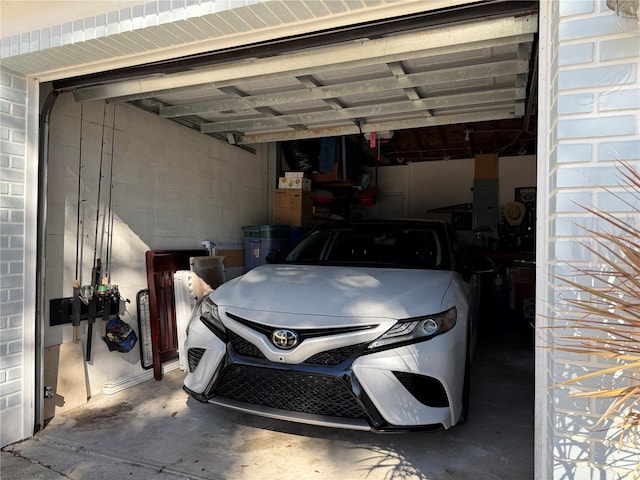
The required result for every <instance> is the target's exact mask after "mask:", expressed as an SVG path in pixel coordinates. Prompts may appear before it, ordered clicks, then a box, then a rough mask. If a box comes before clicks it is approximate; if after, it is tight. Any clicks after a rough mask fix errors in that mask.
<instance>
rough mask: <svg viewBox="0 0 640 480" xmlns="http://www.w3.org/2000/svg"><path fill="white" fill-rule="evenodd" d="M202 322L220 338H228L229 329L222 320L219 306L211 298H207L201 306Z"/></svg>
mask: <svg viewBox="0 0 640 480" xmlns="http://www.w3.org/2000/svg"><path fill="white" fill-rule="evenodd" d="M200 321H201V322H202V323H204V324H205V326H206V327H207V328H208V329H209V330H211V331H212V332H213V333H215V334H216V335H217V336H218V337H220V338H224V337H225V336H226V334H227V329H226V328H225V326H224V324H223V323H222V320H220V315H219V313H218V306H217V305H216V304H215V303H213V302H212V301H211V300H210V299H209V297H206V298H205V299H204V301H203V302H202V303H201V304H200Z"/></svg>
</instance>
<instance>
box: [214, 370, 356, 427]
mask: <svg viewBox="0 0 640 480" xmlns="http://www.w3.org/2000/svg"><path fill="white" fill-rule="evenodd" d="M213 393H214V394H215V395H218V396H220V397H224V398H228V399H231V400H237V401H240V402H244V403H248V404H251V405H261V406H265V407H271V408H278V409H282V410H289V411H294V412H300V413H308V414H315V415H325V416H332V417H342V418H360V419H366V418H367V417H366V414H365V413H364V411H363V410H362V408H361V407H360V404H359V403H358V402H357V400H356V398H355V396H354V395H353V394H352V393H351V391H350V390H349V389H348V388H347V386H346V384H345V383H344V382H343V381H342V380H340V379H339V378H336V377H332V376H328V375H320V374H312V373H306V372H296V371H289V370H277V369H270V368H262V367H252V366H246V365H231V366H230V367H229V368H228V369H227V370H225V372H224V374H223V376H222V378H221V380H220V382H219V383H218V385H217V386H216V388H215V390H214V392H213Z"/></svg>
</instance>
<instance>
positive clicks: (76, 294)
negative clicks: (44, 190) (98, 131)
mask: <svg viewBox="0 0 640 480" xmlns="http://www.w3.org/2000/svg"><path fill="white" fill-rule="evenodd" d="M83 106H84V103H80V149H79V150H80V151H79V153H78V197H77V200H78V205H77V212H76V278H75V280H74V281H73V303H72V306H71V325H73V342H74V343H77V342H78V325H80V309H81V305H80V275H81V272H80V271H79V267H80V203H81V202H82V198H81V195H82V124H83V122H84V108H83Z"/></svg>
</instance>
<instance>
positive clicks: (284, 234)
mask: <svg viewBox="0 0 640 480" xmlns="http://www.w3.org/2000/svg"><path fill="white" fill-rule="evenodd" d="M242 231H243V232H244V271H245V272H248V271H249V270H251V269H253V268H255V267H257V266H259V265H264V264H265V263H267V255H269V254H270V253H271V252H275V251H278V250H284V249H286V248H288V247H289V245H290V244H291V227H289V226H288V225H246V226H244V227H242Z"/></svg>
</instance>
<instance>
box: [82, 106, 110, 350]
mask: <svg viewBox="0 0 640 480" xmlns="http://www.w3.org/2000/svg"><path fill="white" fill-rule="evenodd" d="M106 119H107V102H105V103H104V108H103V111H102V140H101V145H100V167H99V169H98V193H97V199H96V228H95V233H94V241H93V266H92V268H91V285H87V286H86V287H85V288H84V290H86V292H87V294H90V295H91V298H90V300H89V311H88V320H87V349H86V355H85V360H86V361H87V362H88V361H90V360H91V347H92V344H93V325H94V323H95V322H96V315H97V309H98V293H99V290H98V285H99V283H100V266H101V261H100V259H99V258H97V257H98V223H99V222H100V195H101V190H102V165H103V158H104V131H105V124H106Z"/></svg>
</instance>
